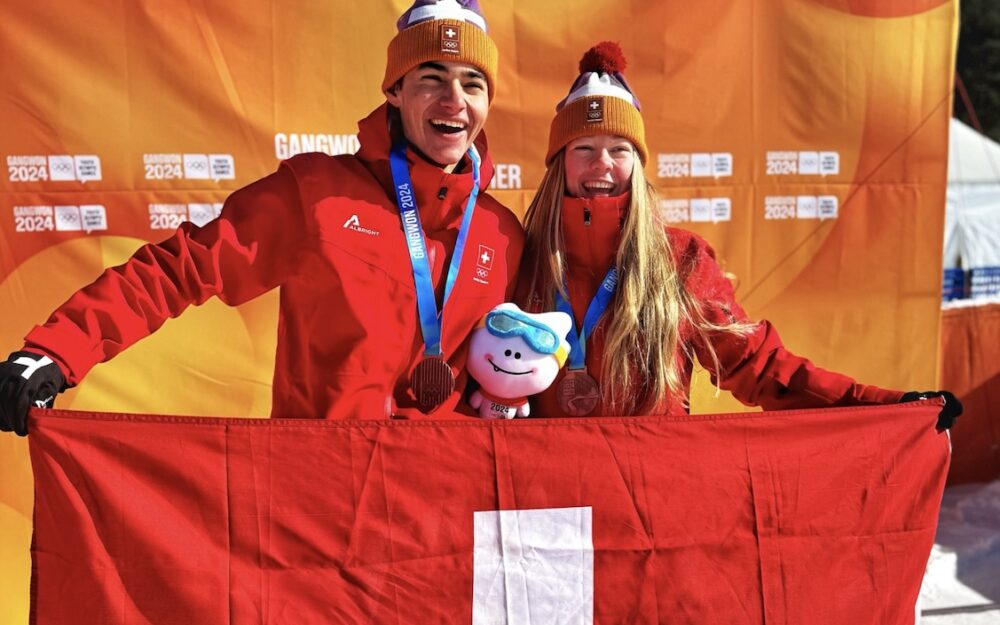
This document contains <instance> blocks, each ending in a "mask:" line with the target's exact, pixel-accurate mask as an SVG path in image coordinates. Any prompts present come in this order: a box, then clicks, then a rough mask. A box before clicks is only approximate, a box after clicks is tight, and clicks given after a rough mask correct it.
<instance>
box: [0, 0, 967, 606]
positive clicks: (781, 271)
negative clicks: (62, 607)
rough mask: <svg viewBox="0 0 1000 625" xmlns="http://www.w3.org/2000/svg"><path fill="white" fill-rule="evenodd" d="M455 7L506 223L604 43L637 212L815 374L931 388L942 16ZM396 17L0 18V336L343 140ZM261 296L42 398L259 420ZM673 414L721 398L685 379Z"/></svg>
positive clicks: (59, 11) (26, 477) (947, 6)
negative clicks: (632, 138)
mask: <svg viewBox="0 0 1000 625" xmlns="http://www.w3.org/2000/svg"><path fill="white" fill-rule="evenodd" d="M482 5H483V9H484V12H485V14H486V17H487V19H488V20H489V22H490V27H491V34H492V35H493V37H494V39H495V40H496V42H497V45H498V47H499V49H500V52H501V70H500V80H499V89H498V94H497V96H496V99H495V102H494V106H493V110H492V112H491V115H490V119H489V122H488V123H487V132H488V134H489V135H490V138H491V150H492V153H493V156H494V160H495V161H496V162H497V163H498V164H499V168H498V176H497V178H496V181H495V183H494V186H495V189H494V192H495V194H496V196H497V197H498V198H499V199H500V200H501V201H503V202H505V203H507V204H508V205H509V206H511V207H512V208H513V209H514V210H515V211H518V212H523V210H524V208H525V207H526V206H527V202H528V200H529V199H530V197H531V194H532V192H533V187H534V185H536V184H537V182H538V180H539V179H540V177H541V173H542V158H543V155H544V153H545V147H546V141H547V132H548V124H549V121H550V120H551V118H552V115H553V111H554V106H555V103H556V102H557V101H559V100H560V99H561V98H562V97H563V96H564V95H565V94H566V91H567V90H568V88H569V86H570V83H571V82H572V80H573V79H574V78H575V76H576V73H577V72H576V62H577V60H578V58H579V56H580V54H581V53H582V52H583V50H585V49H586V48H587V47H589V46H590V45H592V44H593V43H595V42H597V41H599V40H601V39H614V40H618V41H620V42H621V43H622V45H623V47H624V48H625V51H626V54H627V55H628V57H629V60H630V67H629V70H628V72H627V75H628V77H629V80H630V82H631V84H632V86H633V88H634V89H635V91H636V92H637V94H638V95H639V97H640V99H641V101H642V104H643V115H644V118H645V121H646V127H647V132H648V144H649V147H650V151H651V157H650V163H648V165H647V173H648V175H649V177H650V178H651V179H652V180H654V181H655V182H656V183H657V184H658V186H659V187H660V189H661V191H662V194H663V198H664V199H663V202H662V208H663V210H664V213H665V214H666V215H667V217H668V219H670V220H671V221H673V222H676V223H678V225H681V226H683V227H688V228H690V229H692V230H694V231H696V232H698V233H700V234H702V235H703V236H705V237H706V238H708V240H709V241H711V242H712V243H713V244H714V245H715V246H716V249H717V251H718V252H719V255H720V257H721V258H723V259H724V260H725V267H726V269H727V270H728V271H730V272H732V273H733V274H735V275H736V276H737V280H738V289H737V294H738V295H739V296H740V297H741V299H742V301H743V303H744V304H745V306H746V308H747V309H748V311H749V312H750V313H751V314H752V315H754V316H756V317H766V318H769V319H771V320H772V321H773V322H774V323H775V325H776V326H777V327H778V328H779V329H780V330H781V331H782V336H783V338H784V339H785V341H786V343H788V344H789V346H790V347H791V348H792V349H793V350H795V351H797V352H799V353H804V354H808V355H809V356H811V357H812V358H813V359H814V360H815V361H817V362H818V363H819V364H821V365H823V366H826V367H829V368H832V369H837V370H842V371H845V372H848V373H851V374H853V375H855V376H857V377H859V378H860V379H863V380H864V381H865V382H869V383H874V384H880V385H883V386H888V387H896V388H930V387H934V386H935V384H936V372H937V336H938V324H939V314H938V303H939V289H940V279H941V278H940V276H941V271H940V270H941V238H942V227H943V212H944V188H945V159H946V154H947V149H946V147H947V132H948V118H949V115H950V110H951V99H950V98H951V95H950V94H951V85H952V71H953V70H952V66H953V61H954V54H955V36H956V29H957V2H956V1H954V0H951V1H949V0H703V1H702V2H699V3H693V4H692V3H690V2H682V1H680V0H665V1H659V2H650V1H649V0H641V1H640V0H547V1H546V2H529V1H527V0H520V1H515V0H482ZM406 6H407V2H404V1H403V0H396V1H392V2H390V1H388V0H378V1H374V0H373V1H371V2H355V1H353V0H352V1H348V0H340V1H331V0H293V1H291V2H282V3H277V2H271V1H265V0H247V1H246V2H241V3H232V2H223V1H222V0H192V1H191V2H185V3H164V2H155V1H153V0H137V1H134V2H121V3H69V4H67V3H64V2H55V0H32V1H31V2H28V1H20V2H14V3H9V2H8V3H4V5H3V7H2V8H0V58H2V59H3V63H2V64H0V94H2V97H0V120H2V125H3V132H2V133H0V153H2V155H3V156H2V157H0V158H3V159H4V165H6V166H7V171H6V174H5V175H2V176H0V311H2V313H0V318H2V320H3V321H2V326H0V347H2V348H3V350H4V351H12V350H14V349H17V348H18V347H19V346H20V338H21V337H22V336H23V335H24V334H25V333H26V332H27V330H28V329H29V328H30V327H31V326H32V325H33V324H35V323H40V322H41V321H43V320H44V318H45V316H46V315H47V313H48V312H49V311H51V310H52V309H53V308H54V307H55V306H56V305H58V304H59V303H60V302H62V301H63V300H64V299H65V298H66V297H67V296H68V294H69V293H70V292H72V290H74V289H75V288H77V287H79V286H81V285H82V284H83V283H85V282H87V281H89V280H90V279H92V278H93V277H95V276H96V275H97V274H98V272H99V271H100V270H101V268H102V267H104V266H106V265H108V264H110V263H117V262H120V261H121V260H123V259H125V258H126V257H127V256H128V255H129V254H130V253H131V251H132V250H134V249H135V248H136V247H137V246H138V245H139V244H141V243H142V242H144V241H149V240H157V239H160V238H163V237H165V236H166V235H167V234H168V232H169V231H170V229H172V228H175V227H176V226H177V224H178V223H179V222H180V221H182V220H192V221H196V222H201V221H205V220H207V219H210V218H211V217H212V216H214V214H215V213H216V211H217V210H218V206H219V203H221V202H222V200H223V198H225V196H226V195H227V194H228V193H229V192H231V191H232V190H233V189H236V188H238V187H239V186H241V185H243V184H245V183H248V182H250V181H252V180H254V179H255V178H258V177H260V176H263V175H265V174H267V173H269V172H271V171H272V170H274V168H275V167H276V166H277V164H278V162H279V160H280V159H281V158H285V157H287V156H289V155H291V154H294V153H296V152H299V151H306V150H320V151H325V152H329V153H343V152H350V151H353V150H355V149H356V147H357V139H356V137H355V136H354V135H355V132H356V125H355V122H356V120H358V119H360V118H361V117H363V116H364V115H365V114H366V113H367V112H368V111H369V110H371V109H372V108H374V107H375V106H377V105H378V104H379V103H380V102H381V101H382V96H381V94H380V91H379V84H380V81H381V78H382V74H383V69H384V64H385V49H386V44H387V43H388V41H389V39H390V38H391V37H392V35H393V33H394V28H395V27H394V24H395V19H396V17H397V16H398V15H399V14H400V13H402V12H403V11H404V10H405V8H406ZM276 307H277V296H276V294H270V295H268V296H265V297H263V298H260V299H259V300H257V301H254V302H251V303H249V304H247V305H244V306H241V307H239V308H227V307H226V306H224V305H222V304H220V303H218V302H209V303H208V304H206V305H205V306H202V307H201V308H198V309H194V310H190V311H188V313H186V314H185V315H184V316H183V317H182V318H181V319H178V320H175V321H173V322H170V323H168V324H167V325H166V326H165V327H164V328H163V329H162V330H161V331H160V332H159V333H157V334H156V335H155V336H153V337H151V338H150V339H148V340H146V341H144V342H142V343H140V344H139V345H137V346H135V347H134V348H132V349H131V350H129V351H128V352H126V353H125V354H123V355H122V356H120V357H119V358H117V359H116V360H115V361H114V362H113V363H110V364H107V365H103V366H100V367H97V368H96V369H95V370H94V371H93V372H92V373H91V374H90V376H89V378H88V379H87V381H86V382H85V383H84V384H82V385H81V386H80V387H79V388H78V389H74V390H73V391H70V392H69V393H67V394H66V395H65V396H63V397H62V398H61V399H60V402H59V405H60V406H61V407H67V408H80V409H92V410H112V411H144V412H161V413H186V414H199V415H209V414H211V415H248V414H249V415H258V416H264V415H267V414H268V411H269V406H270V394H269V393H270V389H269V384H270V378H271V367H272V361H273V353H274V344H275V320H276ZM694 401H695V409H696V410H699V411H702V412H704V411H713V412H717V411H722V410H729V409H731V408H732V407H733V404H732V400H731V399H730V398H726V397H718V398H717V397H714V394H713V393H712V392H711V389H710V388H709V387H708V385H707V384H705V382H704V380H703V379H702V380H701V381H700V382H699V383H698V385H697V387H696V392H695V400H694ZM30 479H31V478H30V471H29V468H28V463H27V453H26V445H25V441H24V440H23V439H17V438H16V437H13V436H2V437H0V579H3V580H5V584H3V592H4V593H11V595H10V596H4V597H0V623H24V622H26V619H27V616H26V615H27V588H28V581H27V579H28V576H27V570H28V541H29V533H30V513H31V505H32V504H31V486H30ZM6 580H13V581H11V582H9V583H8V582H6Z"/></svg>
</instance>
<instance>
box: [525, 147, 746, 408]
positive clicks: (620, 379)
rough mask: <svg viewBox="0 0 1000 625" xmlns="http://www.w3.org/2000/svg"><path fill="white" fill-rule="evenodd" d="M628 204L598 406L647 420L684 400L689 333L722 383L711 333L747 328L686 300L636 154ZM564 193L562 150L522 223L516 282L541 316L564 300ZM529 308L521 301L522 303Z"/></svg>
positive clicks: (688, 297) (617, 258) (656, 203)
mask: <svg viewBox="0 0 1000 625" xmlns="http://www.w3.org/2000/svg"><path fill="white" fill-rule="evenodd" d="M635 163H636V165H635V167H634V169H633V170H632V180H631V191H632V193H631V199H630V204H629V209H628V214H627V215H626V217H625V223H624V225H623V228H622V235H621V242H620V243H619V245H618V251H617V254H616V256H615V263H616V266H617V267H618V288H617V290H616V292H615V299H614V302H613V303H612V310H613V312H614V315H613V320H612V321H611V324H610V326H609V327H608V328H607V333H606V336H607V338H606V340H605V351H604V356H605V357H604V359H603V362H602V364H601V379H602V380H603V383H602V384H601V402H602V407H603V409H604V411H605V413H606V414H625V415H632V414H650V413H653V412H654V411H655V410H657V408H658V407H662V406H663V405H664V403H665V401H666V400H667V398H668V396H670V395H672V396H674V397H677V398H686V397H687V388H685V382H684V378H683V375H682V371H681V366H682V365H681V363H679V362H678V360H677V358H676V356H675V355H676V353H677V351H678V349H680V350H683V352H684V354H685V355H686V356H687V358H688V359H689V360H692V361H693V360H694V353H693V347H692V346H691V345H689V344H688V343H687V342H685V341H684V340H683V338H682V332H681V329H682V328H684V327H689V328H690V329H691V330H693V331H694V333H695V334H696V338H698V339H700V340H699V342H700V343H701V344H702V345H704V346H705V348H706V351H707V352H708V354H709V357H710V358H711V359H712V361H713V362H712V365H713V370H714V371H716V372H717V378H716V380H717V381H718V379H719V377H721V371H720V367H719V360H718V357H717V355H716V353H715V349H714V348H713V347H712V341H710V340H708V339H709V334H710V333H717V332H720V331H722V332H732V333H735V334H740V335H742V334H745V333H746V332H747V328H748V327H749V326H748V325H747V324H743V323H740V322H736V321H735V320H732V323H729V324H725V325H720V324H716V323H714V322H711V321H709V320H708V319H706V318H705V315H704V312H703V311H704V302H701V301H699V300H698V299H696V298H695V297H694V296H693V295H692V294H691V293H689V292H688V291H687V290H686V289H685V288H684V285H683V283H682V281H681V278H680V277H679V276H678V269H677V266H676V264H675V262H674V256H673V252H672V250H671V248H670V240H669V239H668V238H667V236H666V235H665V230H664V227H665V223H664V221H663V218H662V216H661V214H660V211H659V209H658V207H659V201H658V198H657V194H656V190H655V189H654V188H653V186H652V185H651V184H649V182H648V181H647V180H646V177H645V173H644V172H643V170H642V163H641V162H640V160H639V158H638V154H636V158H635ZM565 191H566V173H565V149H564V150H563V151H561V152H559V153H558V154H557V155H556V156H555V157H554V158H553V160H552V163H551V164H550V165H549V167H548V169H547V170H546V171H545V175H544V176H543V177H542V181H541V183H540V184H539V188H538V193H536V194H535V197H534V199H533V200H532V202H531V205H530V206H529V207H528V212H527V214H526V217H525V230H526V232H527V247H526V249H525V255H524V257H525V264H524V265H523V267H522V276H524V277H526V278H527V280H528V285H529V288H528V289H527V291H525V293H526V297H532V296H536V297H540V298H541V299H542V302H543V305H544V307H545V310H552V309H553V306H554V301H553V300H554V293H555V289H559V291H560V292H561V293H562V294H563V296H565V297H568V295H567V294H566V292H565V287H564V284H563V276H564V275H565V269H566V266H565V258H566V253H565V242H564V240H563V234H562V199H563V196H564V194H565ZM523 303H524V304H527V302H523Z"/></svg>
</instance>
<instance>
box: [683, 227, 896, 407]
mask: <svg viewBox="0 0 1000 625" xmlns="http://www.w3.org/2000/svg"><path fill="white" fill-rule="evenodd" d="M674 238H676V239H677V243H676V244H675V247H680V249H675V254H676V255H677V256H678V257H679V258H678V263H679V265H678V266H679V267H680V270H681V272H682V278H683V279H684V283H685V285H686V287H687V288H688V289H689V292H691V293H694V294H696V295H697V297H698V299H699V300H700V301H701V302H702V303H703V305H704V312H705V316H706V317H707V318H708V320H710V321H713V322H716V323H730V322H734V321H743V322H747V323H750V321H749V318H748V317H747V314H746V312H744V311H743V309H742V308H741V307H740V305H739V304H738V303H737V302H736V297H735V294H734V293H733V287H732V283H731V282H730V280H729V279H728V278H727V277H726V276H725V275H724V274H723V272H722V269H721V268H720V267H719V264H718V263H717V262H716V260H715V252H714V251H713V250H712V248H711V247H710V246H709V245H708V243H706V242H705V241H704V240H703V239H701V238H700V237H698V236H697V235H694V234H692V233H686V236H676V235H675V237H674ZM678 244H679V245H678ZM709 340H710V341H711V343H712V346H713V347H714V348H715V353H716V356H717V357H718V361H719V368H720V371H715V363H714V362H713V360H712V357H711V355H710V352H709V351H708V350H707V349H705V345H704V343H703V342H700V341H695V342H694V349H695V353H696V354H697V357H698V360H699V362H701V364H702V366H704V367H705V368H707V369H708V370H709V371H711V372H712V374H713V375H712V378H713V381H715V380H717V379H720V380H721V382H720V386H721V387H722V388H724V389H726V390H728V391H730V392H731V393H732V394H733V396H734V397H736V398H737V399H738V400H740V401H741V402H743V403H744V404H747V405H753V406H761V407H762V408H764V409H765V410H786V409H792V408H825V407H832V406H851V405H859V404H884V403H895V402H898V401H899V398H900V397H902V393H901V392H900V391H891V390H886V389H882V388H879V387H877V386H869V385H866V384H858V383H857V382H856V381H855V380H854V379H852V378H850V377H848V376H846V375H842V374H840V373H835V372H833V371H827V370H826V369H821V368H820V367H817V366H816V365H814V364H813V363H811V362H810V361H809V360H807V359H806V358H802V357H800V356H796V355H795V354H793V353H791V352H790V351H788V350H787V349H785V346H784V345H783V344H782V342H781V338H780V337H779V336H778V332H777V331H776V330H775V329H774V327H773V326H772V325H771V324H770V323H769V322H768V321H761V322H759V323H757V324H755V325H754V326H753V329H752V330H751V332H750V333H749V334H748V335H745V336H738V335H734V334H731V333H724V332H716V333H713V334H711V335H710V336H709Z"/></svg>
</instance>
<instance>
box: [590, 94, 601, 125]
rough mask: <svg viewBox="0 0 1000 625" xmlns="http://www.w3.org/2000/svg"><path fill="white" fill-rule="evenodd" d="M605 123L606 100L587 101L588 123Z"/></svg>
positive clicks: (594, 99) (593, 99)
mask: <svg viewBox="0 0 1000 625" xmlns="http://www.w3.org/2000/svg"><path fill="white" fill-rule="evenodd" d="M603 121H604V98H589V99H588V100H587V123H588V124H589V123H592V122H603Z"/></svg>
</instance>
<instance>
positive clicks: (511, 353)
mask: <svg viewBox="0 0 1000 625" xmlns="http://www.w3.org/2000/svg"><path fill="white" fill-rule="evenodd" d="M466 367H468V369H469V374H470V375H471V376H472V377H473V378H475V379H476V381H477V382H479V384H480V386H482V387H483V388H484V389H486V391H487V392H488V393H490V394H492V395H495V396H496V397H503V398H505V399H513V398H517V397H527V396H528V395H534V394H536V393H540V392H542V391H543V390H545V389H546V388H548V387H549V385H550V384H552V381H553V380H555V379H556V374H557V373H558V372H559V362H558V361H557V360H556V359H555V357H553V356H552V355H551V354H539V353H538V352H536V351H534V350H532V349H531V347H530V346H529V345H528V344H527V343H526V342H525V341H524V339H522V338H520V337H516V336H515V337H511V338H499V337H496V336H493V335H492V334H490V333H489V332H488V331H487V330H486V329H485V328H480V329H478V330H476V331H475V332H474V333H473V334H472V340H471V341H470V344H469V358H468V360H467V361H466Z"/></svg>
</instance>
